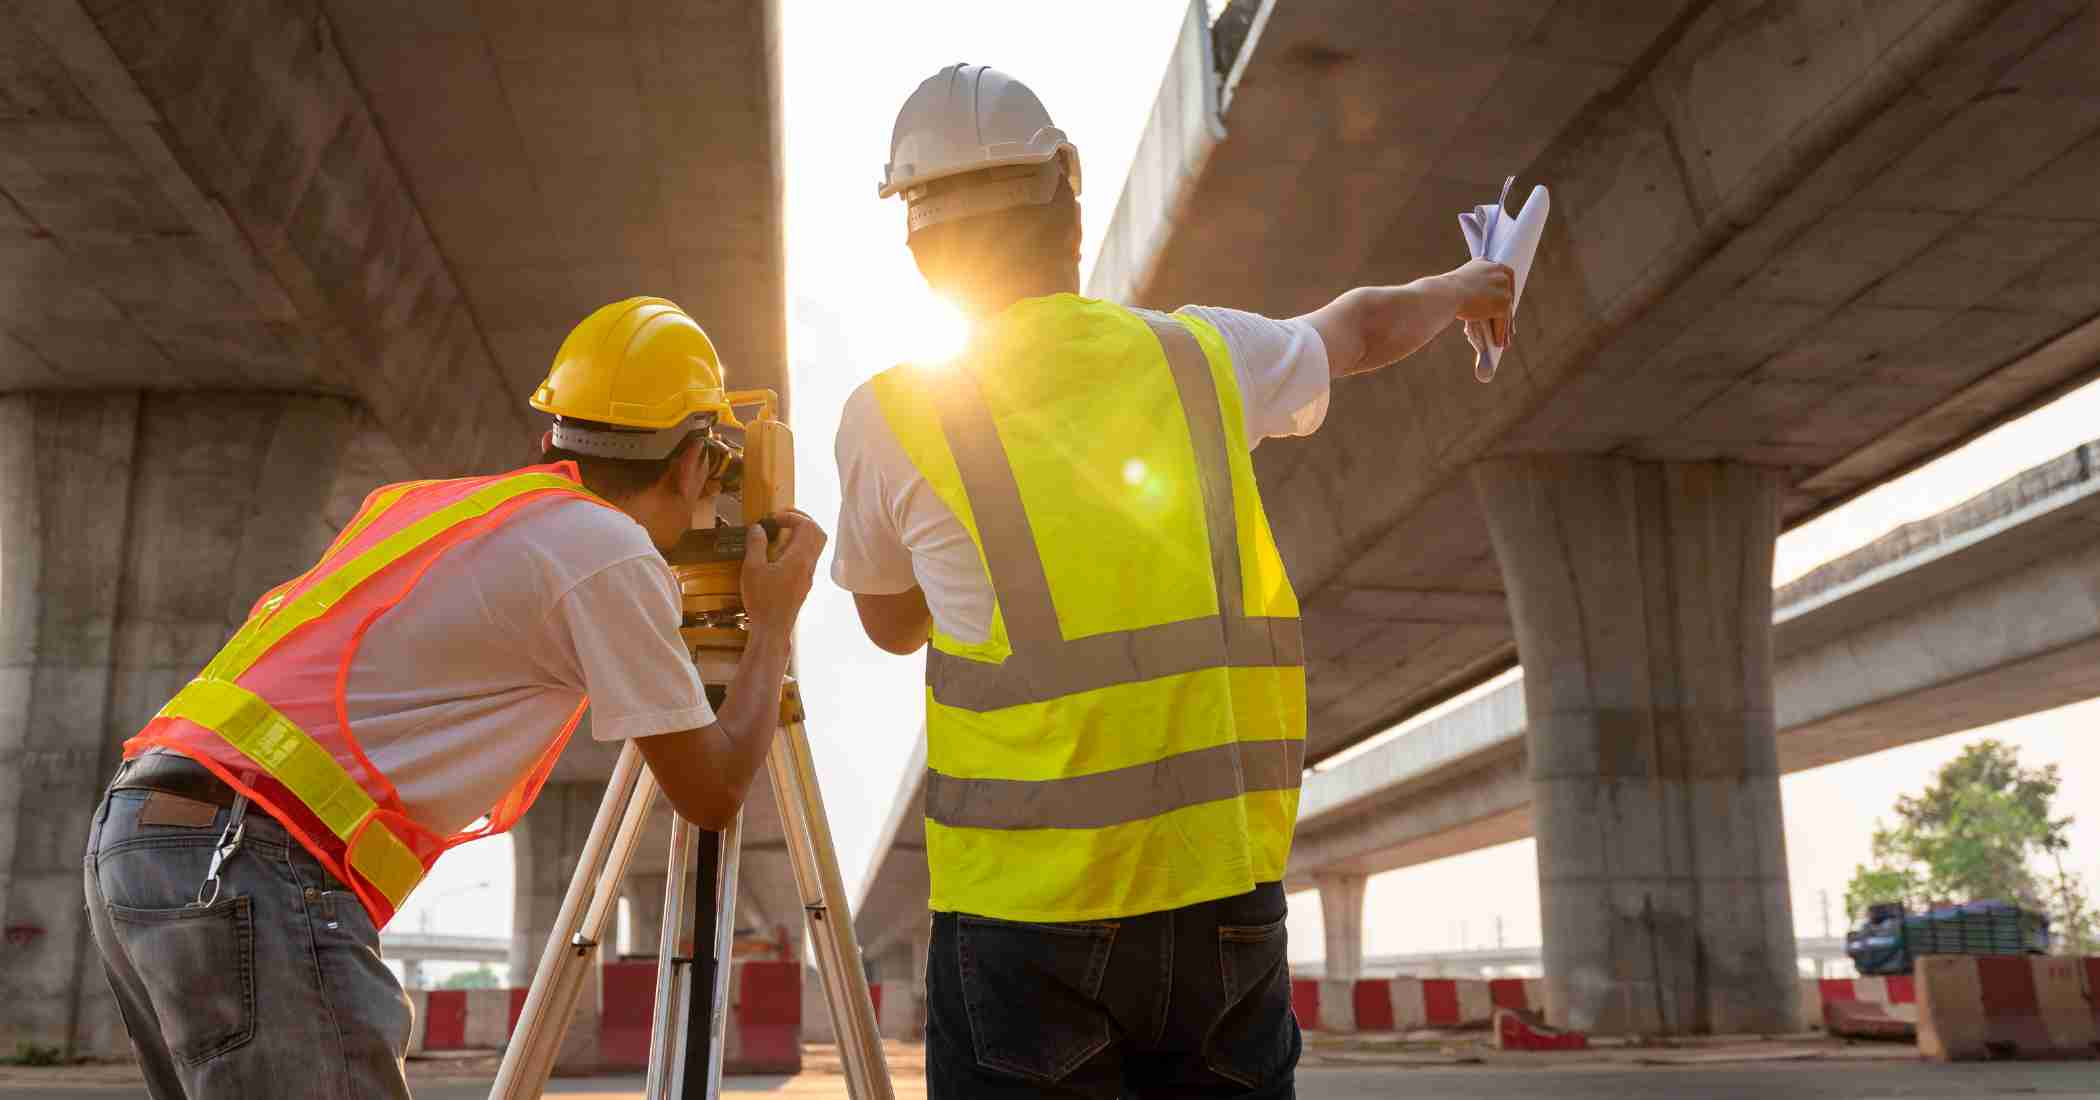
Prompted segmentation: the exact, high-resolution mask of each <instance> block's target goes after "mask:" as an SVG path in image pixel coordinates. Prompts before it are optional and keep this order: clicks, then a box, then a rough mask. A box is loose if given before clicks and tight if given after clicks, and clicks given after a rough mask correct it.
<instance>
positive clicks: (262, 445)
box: [0, 392, 356, 1055]
mask: <svg viewBox="0 0 2100 1100" xmlns="http://www.w3.org/2000/svg"><path fill="white" fill-rule="evenodd" d="M355 419H356V407H355V406H354V405H352V404H351V403H349V402H347V401H344V400H342V399H339V398H333V397H312V396H297V395H290V394H272V393H255V392H244V393H200V392H190V393H143V394H142V393H133V392H125V393H17V394H8V395H4V396H0V913H4V917H0V924H4V926H5V928H6V929H7V930H8V932H9V937H8V939H7V940H5V941H0V1036H5V1037H6V1041H7V1044H8V1046H9V1048H10V1049H11V1048H12V1047H13V1046H14V1044H16V1043H18V1042H23V1043H35V1044H39V1045H49V1046H57V1047H61V1048H63V1049H65V1050H67V1051H68V1052H70V1053H78V1054H100V1055H114V1054H118V1053H121V1052H123V1051H125V1050H127V1049H128V1046H127V1044H126V1041H125V1037H124V1030H123V1026H122V1024H121V1023H120V1022H119V1020H118V1017H117V1014H116V1009H115V1006H114V1004H113V1003H112V1001H111V999H110V996H109V990H108V986H107V983H106V982H105V981H104V980H103V978H102V974H101V962H100V959H99V957H98V956H97V954H96V951H95V947H94V943H93V941H92V938H91V936H90V934H89V931H88V923H87V917H86V908H85V905H84V902H83V898H82V894H81V873H80V870H81V855H82V852H83V851H84V849H85V847H86V843H87V836H88V828H89V825H90V823H91V819H92V818H93V815H94V811H95V807H96V803H97V800H98V798H99V796H100V794H101V792H102V789H103V786H104V785H105V784H106V783H107V782H108V780H109V776H110V773H111V771H112V770H113V769H114V768H115V767H116V764H117V760H118V758H119V755H120V746H121V744H122V743H123V741H124V740H125V739H126V738H129V737H130V736H132V735H133V734H135V733H137V732H138V731H139V729H140V727H142V726H144V725H145V723H146V721H147V719H149V718H151V717H152V715H153V712H154V711H156V710H157V709H159V708H160V706H161V705H162V704H163V703H165V702H166V701H167V700H168V698H169V697H170V696H172V695H173V694H174V693H175V692H176V690H178V689H179V688H181V686H182V685H183V684H184V683H185V682H187V681H188V680H189V678H190V677H192V676H194V675H196V673H197V670H198V669H200V668H202V667H203V666H204V664H205V662H206V661H208V660H210V659H211V657H212V655H213V654H214V653H215V652H216V651H217V650H218V648H219V646H220V645H221V644H223V643H224V642H225V640H226V638H227V636H228V635H229V634H231V633H232V631H233V629H234V628H235V627H237V626H238V625H239V624H240V623H241V622H242V621H243V620H244V619H245V618H246V617H247V612H248V608H249V606H250V604H251V603H253V601H254V600H255V598H256V597H257V596H259V595H261V594H262V593H263V592H264V591H265V590H266V589H268V588H269V587H270V586H271V585H274V584H276V583H278V582H279V581H282V580H284V579H286V578H288V577H291V576H293V575H295V574H297V573H298V572H299V571H300V570H302V569H305V568H306V567H307V566H309V565H311V564H312V563H313V560H314V559H315V557H317V556H318V555H319V553H320V551H321V550H322V549H323V548H324V547H325V546H326V545H327V541H328V539H329V537H330V536H331V535H332V534H333V532H332V531H330V530H329V529H328V526H327V524H326V522H325V520H324V516H323V512H324V505H325V503H326V502H327V500H328V499H329V497H330V494H331V492H332V491H333V490H334V488H335V480H336V472H337V468H338V464H339V461H340V458H341V456H342V454H343V451H344V449H345V447H346V446H347V444H348V442H349V438H350V435H351V433H352V431H353V424H354V421H355Z"/></svg>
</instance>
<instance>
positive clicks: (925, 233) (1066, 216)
mask: <svg viewBox="0 0 2100 1100" xmlns="http://www.w3.org/2000/svg"><path fill="white" fill-rule="evenodd" d="M1078 231H1079V199H1078V196H1076V195H1074V194H1072V181H1071V179H1069V178H1060V179H1059V180H1058V181H1057V192H1056V194H1054V195H1052V196H1051V197H1050V201H1049V202H1046V203H1044V204H1042V205H1040V206H1033V205H1031V206H1016V207H1012V208H1009V209H1006V210H994V211H992V212H991V213H989V214H976V215H972V216H970V217H967V218H957V219H955V220H954V221H949V222H939V223H937V224H934V225H929V226H927V227H926V228H924V229H921V230H919V231H918V232H916V233H913V234H911V235H910V236H909V237H908V238H906V240H905V243H906V244H907V245H909V246H910V247H911V254H912V258H913V259H915V260H917V261H918V263H919V274H921V275H923V276H925V277H926V282H927V283H928V284H929V285H931V286H932V287H933V289H935V290H936V291H939V290H947V289H950V288H954V287H957V286H961V285H968V284H971V283H981V282H984V281H987V280H993V281H997V280H999V279H1002V278H1012V277H1014V276H1019V275H1032V274H1045V275H1048V274H1056V273H1058V272H1060V271H1063V270H1065V269H1068V268H1072V267H1074V266H1076V265H1077V264H1078V262H1079V260H1078V256H1077V255H1076V254H1075V252H1074V250H1073V247H1072V241H1073V239H1074V237H1075V235H1076V234H1077V233H1078Z"/></svg>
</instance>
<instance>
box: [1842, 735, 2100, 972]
mask: <svg viewBox="0 0 2100 1100" xmlns="http://www.w3.org/2000/svg"><path fill="white" fill-rule="evenodd" d="M2060 786H2061V781H2060V779H2059V777H2058V774H2057V770H2056V765H2054V764H2050V765H2047V766H2044V767H2040V768H2024V767H2021V766H2020V760H2019V753H2018V751H2017V750H2015V749H2014V748H2013V747H2012V746H2010V745H2007V744H2005V743H2004V742H2002V741H1996V740H1987V741H1979V742H1977V743H1976V744H1974V745H1971V746H1969V747H1968V748H1967V749H1964V750H1963V751H1962V754H1961V755H1960V756H1958V757H1956V758H1954V760H1953V761H1951V762H1949V763H1948V764H1947V766H1946V767H1943V768H1941V769H1940V770H1939V774H1938V775H1936V776H1935V777H1934V779H1933V783H1932V785H1931V786H1929V787H1927V788H1925V790H1924V792H1923V793H1921V794H1919V795H1917V796H1915V797H1913V796H1910V795H1904V796H1901V797H1899V798H1897V799H1896V822H1895V824H1894V825H1887V824H1883V823H1881V822H1878V821H1877V822H1875V825H1874V847H1873V854H1872V860H1871V862H1869V863H1867V864H1863V865H1861V866H1860V867H1859V868H1858V869H1857V870H1856V871H1855V872H1854V873H1853V875H1852V882H1851V883H1850V884H1849V885H1848V886H1847V887H1846V889H1845V908H1846V909H1847V911H1849V912H1850V913H1852V915H1853V916H1854V917H1855V918H1857V917H1861V916H1864V915H1865V913H1866V910H1867V907H1868V906H1870V905H1872V904H1874V903H1876V902H1901V903H1903V904H1904V905H1905V906H1906V907H1908V908H1912V909H1922V908H1925V907H1928V906H1931V905H1936V904H1941V903H1947V902H1955V903H1959V902H1966V901H1978V900H1982V899H1985V898H1995V899H2000V900H2004V901H2011V902H2017V903H2018V904H2020V905H2021V906H2023V907H2025V908H2029V909H2034V910H2038V911H2042V912H2046V913H2049V914H2050V916H2051V917H2052V918H2054V920H2055V924H2056V927H2055V932H2056V935H2057V937H2058V939H2059V941H2060V942H2061V943H2062V944H2063V946H2064V947H2066V948H2073V949H2080V950H2088V949H2090V948H2091V947H2092V946H2093V944H2094V943H2095V941H2100V920H2096V915H2095V913H2094V912H2093V908H2092V905H2091V903H2090V901H2089V900H2088V898H2087V896H2086V891H2085V884H2084V883H2083V882H2082V881H2081V880H2080V879H2079V877H2078V876H2076V875H2073V874H2070V873H2069V872H2067V871H2066V870H2064V867H2063V855H2064V852H2065V851H2066V850H2067V849H2069V847H2070V828H2071V821H2072V818H2071V817H2070V816H2069V815H2065V816H2062V817H2057V816H2054V815H2053V811H2054V806H2053V803H2054V802H2055V799H2056V793H2057V789H2058V788H2059V787H2060ZM2038 860H2047V861H2049V863H2050V866H2049V867H2048V869H2047V871H2046V872H2038V871H2037V870H2036V863H2037V861H2038Z"/></svg>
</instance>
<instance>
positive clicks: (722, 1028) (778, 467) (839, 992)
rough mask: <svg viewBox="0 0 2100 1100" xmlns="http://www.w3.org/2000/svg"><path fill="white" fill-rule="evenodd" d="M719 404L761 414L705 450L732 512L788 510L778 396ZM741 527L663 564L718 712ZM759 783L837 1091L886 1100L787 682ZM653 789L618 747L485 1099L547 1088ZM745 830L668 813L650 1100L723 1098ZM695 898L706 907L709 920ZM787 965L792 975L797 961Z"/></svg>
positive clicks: (794, 696)
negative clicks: (829, 1037)
mask: <svg viewBox="0 0 2100 1100" xmlns="http://www.w3.org/2000/svg"><path fill="white" fill-rule="evenodd" d="M729 402H730V404H731V405H732V406H734V407H738V408H743V407H749V406H753V405H755V406H757V407H758V410H759V411H758V414H757V415H756V416H755V417H753V418H751V419H749V420H748V421H746V422H745V424H744V425H743V428H744V438H743V445H742V447H741V449H739V448H738V447H736V446H735V445H734V444H732V443H729V442H726V441H721V440H713V441H710V442H709V443H708V446H709V447H710V448H712V449H715V450H716V451H717V452H718V453H720V452H726V455H725V456H724V457H726V460H727V461H726V462H725V465H724V469H723V472H722V474H721V478H722V482H723V493H724V495H727V496H732V497H736V498H737V499H738V501H739V505H740V514H741V516H743V517H744V518H746V519H752V518H756V519H759V520H761V521H763V519H764V517H766V516H770V515H773V514H774V513H776V512H779V511H781V510H782V509H786V508H791V507H793V506H794V444H793V436H792V435H791V434H790V433H789V431H788V428H787V425H785V424H783V423H781V422H780V420H779V419H778V418H777V417H776V416H775V415H774V410H775V409H776V408H777V406H778V404H779V399H778V397H776V396H775V395H774V393H773V392H772V391H771V390H745V391H739V392H736V393H732V394H730V395H729ZM745 530H746V529H745V528H744V527H743V526H741V525H738V526H720V525H717V526H715V527H712V528H708V529H703V530H695V531H692V532H690V533H688V534H687V535H686V537H685V538H684V539H683V540H681V541H680V542H679V544H678V545H677V546H676V547H674V548H673V549H672V550H671V552H670V553H668V554H666V555H665V557H666V559H667V560H668V561H669V562H670V564H671V570H672V572H673V573H674V574H676V575H677V577H678V586H679V591H680V593H681V595H682V597H683V601H684V605H685V606H684V610H685V617H684V622H683V624H682V626H681V629H680V631H679V633H680V634H681V635H682V636H683V637H684V639H685V643H686V647H687V649H688V650H689V651H690V652H691V653H692V655H693V662H694V665H695V666H696V667H697V668H698V669H699V672H700V679H701V681H702V682H703V683H705V684H706V685H707V686H708V694H709V696H710V698H712V699H714V701H715V702H716V703H717V705H719V702H720V700H719V698H716V697H717V696H718V695H719V693H720V692H721V691H722V689H723V688H725V687H726V686H727V685H728V683H729V681H730V680H731V678H732V677H733V676H734V675H735V673H736V665H737V658H738V656H739V655H740V654H742V652H743V650H744V644H745V642H746V641H747V640H748V639H749V637H750V630H749V620H748V618H747V617H746V615H745V611H744V606H743V595H742V588H741V578H742V572H743V561H744V543H745ZM768 533H769V534H771V535H775V536H777V535H778V533H779V531H778V529H777V528H773V527H771V525H770V524H769V525H768ZM776 549H777V548H776ZM766 772H767V775H768V777H769V778H770V779H771V781H772V785H773V797H774V800H775V802H776V804H777V805H778V807H779V811H780V821H781V827H782V831H783V832H784V833H785V839H786V843H787V850H788V857H789V862H790V863H791V864H792V865H793V868H794V875H795V885H796V887H797V888H798V890H799V891H800V893H801V897H802V911H803V916H804V918H805V921H806V923H807V925H808V930H809V937H810V940H811V941H812V943H813V945H814V950H815V953H816V961H817V969H818V972H819V974H820V975H821V977H822V979H823V986H824V999H825V1001H826V1003H827V1004H828V1005H829V1007H830V1010H831V1020H832V1028H833V1030H834V1031H835V1032H836V1033H837V1036H838V1045H839V1054H840V1056H841V1061H842V1062H843V1064H844V1067H845V1076H846V1088H847V1092H848V1093H849V1094H850V1095H851V1096H852V1097H853V1100H892V1094H891V1092H890V1078H889V1069H888V1066H887V1065H886V1064H885V1063H884V1061H883V1054H882V1040H881V1037H880V1036H879V1035H878V1034H877V1032H876V1027H875V1011H874V1005H873V1002H872V1001H871V999H870V998H869V996H868V978H867V972H866V971H865V970H864V969H863V968H862V965H861V957H860V944H859V942H858V941H857V940H856V939H855V937H854V932H853V919H852V914H851V913H850V912H848V906H847V904H846V898H845V886H844V883H843V881H842V880H841V879H840V877H839V865H838V856H837V853H836V852H835V851H834V850H833V849H832V844H831V826H830V824H829V823H828V821H827V820H826V818H825V816H824V800H823V796H822V795H821V794H819V793H818V790H817V773H816V767H815V763H814V761H813V759H812V758H811V756H810V749H809V737H808V734H807V733H806V732H805V731H804V729H803V713H802V699H801V694H800V692H799V691H798V689H797V688H796V685H795V683H794V681H793V680H792V679H789V680H786V681H784V682H783V683H782V685H781V699H780V729H779V731H778V732H777V733H776V734H775V735H774V738H773V745H772V748H771V750H770V751H769V752H768V754H767V756H766ZM656 793H657V791H656V781H655V778H654V777H653V776H651V775H650V774H649V770H648V767H647V766H646V765H645V764H644V763H643V761H642V756H641V750H639V749H637V748H636V747H635V745H634V742H632V741H629V742H628V743H627V744H626V745H625V746H623V747H622V748H621V750H620V758H619V761H618V763H616V764H615V765H614V766H613V774H612V779H611V780H610V781H609V782H608V783H607V784H606V788H605V798H604V800H603V801H602V802H600V803H599V804H598V815H597V818H596V819H595V820H594V821H593V822H592V824H591V833H590V837H589V839H588V840H586V841H585V842H584V847H583V854H582V856H581V857H580V858H579V859H578V860H577V863H576V874H575V876H574V877H573V878H571V879H570V880H569V889H568V892H567V893H566V894H564V895H563V897H562V903H561V912H560V915H559V916H557V917H556V918H555V922H554V931H553V933H552V934H551V935H549V936H548V937H547V946H546V949H545V950H544V951H542V952H541V953H540V964H539V967H538V969H537V970H535V971H534V972H533V978H532V989H531V991H530V992H529V993H527V994H526V997H525V1004H524V1007H523V1009H522V1010H521V1011H520V1013H519V1015H518V1023H517V1027H516V1028H515V1029H514V1030H513V1031H512V1032H511V1038H510V1045H509V1046H508V1047H506V1048H505V1049H504V1052H503V1065H502V1067H501V1068H500V1069H499V1070H498V1071H497V1074H496V1083H495V1085H494V1086H492V1087H491V1088H490V1090H489V1100H529V1098H536V1097H538V1096H539V1095H540V1093H541V1091H542V1090H543V1089H545V1088H546V1085H547V1078H548V1077H549V1076H550V1075H551V1074H552V1072H553V1069H554V1061H555V1056H556V1054H557V1053H558V1052H559V1050H560V1048H561V1044H562V1038H563V1035H564V1033H566V1032H567V1030H568V1026H569V1021H570V1020H571V1019H572V1018H573V1017H574V1015H575V1008H576V1002H577V998H578V997H579V995H580V994H581V993H582V991H583V989H584V988H585V985H586V982H587V979H588V978H589V976H590V975H589V970H590V968H591V967H592V966H595V965H597V963H598V948H599V946H600V945H601V944H603V943H604V941H605V935H606V932H607V929H608V927H609V926H610V923H611V920H612V916H613V913H614V911H615V908H616V903H617V901H618V899H619V894H620V882H621V879H622V878H623V877H624V876H625V875H626V872H627V863H628V860H629V858H630V857H631V856H632V855H633V854H634V849H635V846H636V845H637V844H638V843H639V842H640V840H641V834H642V829H643V826H644V825H645V824H646V822H647V820H648V817H649V811H650V809H651V807H652V806H653V805H654V804H655V801H656ZM743 820H744V817H743V814H742V813H741V812H740V813H738V814H737V816H736V818H735V819H734V820H732V821H731V822H730V824H729V827H728V828H726V829H724V830H722V831H721V832H719V833H716V832H709V831H706V830H703V829H700V828H698V827H696V826H694V825H693V824H692V823H691V822H688V821H686V820H685V819H684V818H682V817H680V816H678V815H677V814H676V813H673V814H672V815H671V851H670V862H669V866H668V868H667V871H668V873H667V875H666V876H665V881H666V886H665V897H664V911H663V925H662V947H661V948H660V950H659V951H658V954H657V961H656V1008H655V1012H654V1014H653V1016H652V1018H651V1019H652V1028H651V1033H650V1038H649V1069H648V1078H647V1082H646V1084H645V1085H644V1088H643V1095H644V1096H645V1097H648V1098H649V1100H698V1098H701V1097H705V1098H706V1100H715V1098H716V1097H718V1096H719V1095H720V1094H721V1089H722V1062H723V1058H724V1055H725V1053H726V1052H725V1039H726V1035H727V1029H728V1023H729V996H730V994H729V985H730V981H729V979H730V969H731V967H730V961H731V960H730V956H731V954H732V951H733V948H734V944H735V937H736V908H737V906H736V900H737V895H736V885H737V884H736V879H737V856H738V852H739V845H740V837H741V834H742V831H743V830H742V826H743ZM688 876H690V877H691V880H692V885H691V889H690V890H689V889H688V886H687V879H688ZM703 902H705V903H711V904H712V906H713V915H712V919H710V918H709V916H708V912H709V910H708V905H707V904H703ZM795 961H796V963H797V965H798V966H799V965H800V963H801V960H800V959H799V958H798V959H796V960H795Z"/></svg>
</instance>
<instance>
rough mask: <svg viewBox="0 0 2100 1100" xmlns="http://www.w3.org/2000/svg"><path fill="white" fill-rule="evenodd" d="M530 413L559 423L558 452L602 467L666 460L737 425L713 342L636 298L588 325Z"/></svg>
mask: <svg viewBox="0 0 2100 1100" xmlns="http://www.w3.org/2000/svg"><path fill="white" fill-rule="evenodd" d="M532 407H533V408H535V409H538V410H539V411H541V412H544V413H552V414H554V417H555V422H554V445H555V446H557V447H560V448H562V449H564V450H570V451H575V452H577V453H579V454H588V455H596V456H599V457H602V458H633V459H655V458H663V457H665V456H667V455H669V454H670V453H671V452H672V451H673V450H675V449H677V446H678V444H679V443H680V441H682V440H684V439H685V437H686V436H687V435H688V434H690V433H692V432H695V431H702V430H705V429H707V428H710V427H712V426H713V425H715V424H717V423H720V424H726V425H730V426H736V417H735V415H734V414H733V413H731V411H730V408H729V399H728V395H727V394H726V393H724V392H723V389H722V361H721V359H720V358H719V357H718V356H716V354H715V345H714V342H713V341H711V340H709V339H708V338H707V333H705V332H703V331H701V329H700V326H699V325H698V324H696V323H695V322H694V321H693V319H692V317H691V316H689V315H688V314H687V313H686V312H685V311H684V310H682V309H680V308H678V306H677V305H676V304H675V303H672V302H670V301H666V300H665V299H662V298H628V299H626V300H625V301H619V302H614V303H613V304H611V305H609V306H605V307H602V308H600V309H599V310H598V311H597V312H595V313H592V314H591V315H590V316H589V317H586V318H584V319H583V322H582V323H581V324H579V325H577V326H576V327H575V328H574V329H572V330H571V331H570V332H569V338H568V339H566V340H564V341H562V345H561V350H560V351H558V352H556V353H555V354H554V367H553V369H551V370H549V371H548V372H547V380H546V381H544V382H542V383H540V386H539V389H537V390H534V391H533V394H532ZM575 421H588V422H591V423H590V424H588V425H585V424H577V423H574V422H575ZM599 425H603V426H605V427H599ZM608 428H609V429H611V430H607V429H608Z"/></svg>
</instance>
